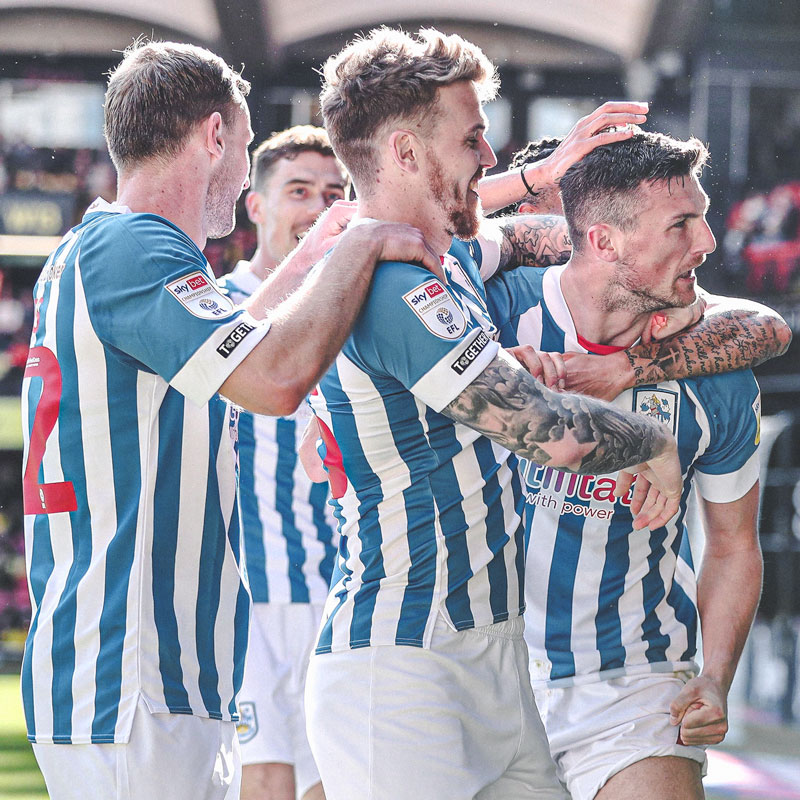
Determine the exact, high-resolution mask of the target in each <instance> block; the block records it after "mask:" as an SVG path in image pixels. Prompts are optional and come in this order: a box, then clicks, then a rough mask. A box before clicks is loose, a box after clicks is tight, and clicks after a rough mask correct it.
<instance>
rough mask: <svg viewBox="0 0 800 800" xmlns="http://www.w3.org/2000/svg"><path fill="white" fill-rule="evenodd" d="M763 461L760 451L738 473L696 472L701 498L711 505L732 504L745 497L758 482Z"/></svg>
mask: <svg viewBox="0 0 800 800" xmlns="http://www.w3.org/2000/svg"><path fill="white" fill-rule="evenodd" d="M760 464H761V460H760V458H759V455H758V450H756V451H755V453H753V455H752V456H750V458H749V459H748V460H747V462H746V463H745V464H744V465H743V466H742V467H740V468H739V469H738V470H736V472H729V473H727V474H725V475H712V474H710V473H708V472H700V471H699V470H698V471H696V472H695V482H696V484H697V489H698V491H699V492H700V494H701V496H702V497H704V498H705V499H706V500H708V501H709V502H711V503H732V502H733V501H734V500H738V499H739V498H741V497H744V496H745V495H746V494H747V493H748V492H749V491H750V489H752V488H753V484H754V483H755V482H756V481H757V480H758V476H759V471H760Z"/></svg>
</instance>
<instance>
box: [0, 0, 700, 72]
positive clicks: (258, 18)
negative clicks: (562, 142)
mask: <svg viewBox="0 0 800 800" xmlns="http://www.w3.org/2000/svg"><path fill="white" fill-rule="evenodd" d="M709 6H710V0H604V1H603V2H597V0H473V2H471V3H465V2H464V0H402V2H399V0H333V1H331V0H169V2H165V1H164V0H127V2H124V3H123V2H121V0H111V1H110V2H109V0H36V1H35V2H31V0H0V52H3V53H5V54H20V55H23V54H26V55H32V54H36V55H49V56H62V55H64V56H66V55H69V56H107V55H108V53H109V52H110V51H112V50H122V49H124V48H125V47H126V46H127V45H128V44H129V43H130V42H131V40H132V39H133V38H134V37H136V36H138V35H140V34H143V33H144V34H146V35H150V36H153V37H155V38H160V39H179V40H183V41H192V42H195V43H197V44H203V45H205V46H207V47H210V48H211V49H213V50H216V51H217V52H219V53H220V54H222V55H224V56H226V57H227V58H228V59H230V60H232V61H235V62H239V61H243V62H244V63H245V66H246V67H248V69H252V70H253V71H263V70H266V71H270V70H272V69H275V68H278V67H280V65H281V64H282V63H284V62H285V60H287V59H288V58H292V57H297V55H298V54H302V57H303V58H304V59H316V60H318V61H322V60H324V58H325V57H326V56H327V55H328V54H329V53H330V52H332V51H333V50H336V49H338V48H339V47H340V46H341V45H342V44H343V43H344V42H345V41H347V40H348V39H349V38H350V37H351V36H352V35H353V32H354V31H359V30H367V29H369V28H371V27H374V26H375V25H379V24H382V23H385V24H390V25H396V24H402V25H403V26H404V27H405V28H406V29H409V30H414V29H415V28H416V27H418V26H419V25H420V24H433V25H435V26H437V27H440V28H442V29H443V30H446V31H448V32H449V31H457V32H460V33H463V34H464V35H465V36H467V37H468V38H470V39H472V40H473V41H475V42H476V43H477V44H479V45H481V47H483V49H484V50H485V51H486V53H487V54H488V55H489V56H490V57H491V58H492V59H493V60H494V61H495V62H496V63H499V64H514V65H519V66H530V67H538V66H543V65H552V66H569V65H574V66H576V67H580V68H581V69H592V68H602V67H611V66H624V65H626V64H629V63H631V62H633V61H636V60H637V59H640V58H643V57H647V56H649V55H652V54H654V53H658V52H661V51H679V52H681V51H685V50H686V49H687V48H688V47H690V46H691V44H692V43H693V40H694V38H695V37H696V36H697V35H698V31H699V30H701V29H702V26H701V25H699V20H700V19H701V18H705V17H706V15H707V12H708V8H709ZM532 45H533V46H532Z"/></svg>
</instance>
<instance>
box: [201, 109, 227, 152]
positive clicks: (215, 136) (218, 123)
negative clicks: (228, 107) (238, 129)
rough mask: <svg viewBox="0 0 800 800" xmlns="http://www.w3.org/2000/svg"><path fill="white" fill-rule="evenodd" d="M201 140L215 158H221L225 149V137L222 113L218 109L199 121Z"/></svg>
mask: <svg viewBox="0 0 800 800" xmlns="http://www.w3.org/2000/svg"><path fill="white" fill-rule="evenodd" d="M200 124H201V126H202V130H203V141H204V142H205V147H206V150H208V152H209V153H210V154H211V155H212V156H214V157H215V158H221V157H222V154H223V152H224V151H225V138H224V136H223V132H222V115H221V114H220V113H219V111H215V112H214V113H213V114H211V115H209V116H208V117H206V118H205V119H204V120H203V121H202V122H201V123H200Z"/></svg>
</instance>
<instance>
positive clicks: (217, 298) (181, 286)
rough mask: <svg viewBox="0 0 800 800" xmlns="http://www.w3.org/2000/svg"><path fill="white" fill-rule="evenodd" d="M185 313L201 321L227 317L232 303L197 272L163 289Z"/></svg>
mask: <svg viewBox="0 0 800 800" xmlns="http://www.w3.org/2000/svg"><path fill="white" fill-rule="evenodd" d="M164 288H165V289H166V290H167V291H168V292H169V293H170V294H171V295H172V296H173V297H174V298H175V299H176V300H178V301H179V302H180V303H181V304H182V305H183V306H184V307H185V308H186V310H187V311H190V312H191V313H192V314H194V315H195V316H196V317H200V318H201V319H216V318H217V317H227V316H228V315H229V314H230V313H231V312H232V311H233V303H232V302H231V301H230V298H228V297H227V296H226V295H224V294H223V293H222V292H221V291H220V290H219V287H218V286H217V284H216V282H215V281H213V280H211V278H209V277H208V275H206V274H205V273H204V272H201V271H200V270H197V271H196V272H190V273H189V274H188V275H184V276H183V277H182V278H178V280H176V281H172V283H168V284H167V285H166V286H165V287H164Z"/></svg>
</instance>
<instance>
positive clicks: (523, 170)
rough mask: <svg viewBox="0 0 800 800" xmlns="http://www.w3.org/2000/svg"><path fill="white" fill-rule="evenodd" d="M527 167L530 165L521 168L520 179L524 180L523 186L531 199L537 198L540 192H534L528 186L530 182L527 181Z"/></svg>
mask: <svg viewBox="0 0 800 800" xmlns="http://www.w3.org/2000/svg"><path fill="white" fill-rule="evenodd" d="M527 166H529V165H528V164H523V165H522V166H521V167H520V168H519V177H520V178H522V185H523V186H524V187H525V191H526V192H527V193H528V194H529V195H530V196H531V197H536V196H537V195H538V194H539V193H538V192H536V191H534V190H533V189H531V187H530V186H528V181H526V180H525V167H527Z"/></svg>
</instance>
